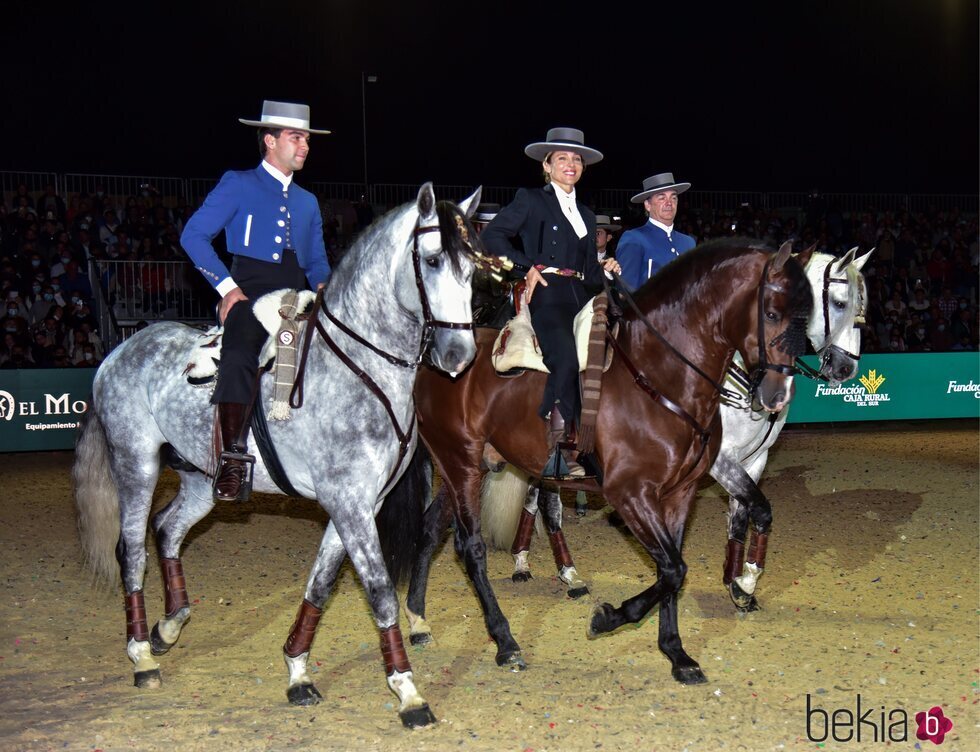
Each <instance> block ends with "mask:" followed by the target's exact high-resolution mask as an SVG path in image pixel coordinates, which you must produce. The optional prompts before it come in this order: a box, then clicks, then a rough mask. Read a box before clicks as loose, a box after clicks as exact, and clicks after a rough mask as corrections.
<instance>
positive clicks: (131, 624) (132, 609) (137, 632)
mask: <svg viewBox="0 0 980 752" xmlns="http://www.w3.org/2000/svg"><path fill="white" fill-rule="evenodd" d="M149 639H150V630H149V628H147V626H146V605H145V604H144V603H143V591H142V590H137V591H135V592H132V593H130V594H129V595H127V596H126V642H129V641H130V640H136V641H137V642H147V641H148V640H149Z"/></svg>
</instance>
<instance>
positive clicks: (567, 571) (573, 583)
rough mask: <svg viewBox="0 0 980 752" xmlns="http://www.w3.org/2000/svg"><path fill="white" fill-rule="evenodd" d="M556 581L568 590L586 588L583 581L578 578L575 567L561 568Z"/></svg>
mask: <svg viewBox="0 0 980 752" xmlns="http://www.w3.org/2000/svg"><path fill="white" fill-rule="evenodd" d="M558 579H559V580H561V581H562V582H564V583H565V584H566V585H568V587H570V588H580V587H586V584H585V580H583V579H582V578H581V577H579V576H578V572H576V571H575V567H562V568H561V569H559V570H558Z"/></svg>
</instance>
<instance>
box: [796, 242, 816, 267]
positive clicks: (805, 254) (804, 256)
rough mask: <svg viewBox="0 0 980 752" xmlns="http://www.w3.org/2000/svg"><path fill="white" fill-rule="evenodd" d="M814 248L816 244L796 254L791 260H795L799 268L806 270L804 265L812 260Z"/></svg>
mask: <svg viewBox="0 0 980 752" xmlns="http://www.w3.org/2000/svg"><path fill="white" fill-rule="evenodd" d="M816 247H817V244H816V243H814V244H813V245H811V246H810V247H809V248H807V249H806V250H804V251H800V252H799V253H797V254H796V255H795V256H794V257H793V258H795V259H796V260H797V261H798V262H799V264H800V266H802V267H803V268H806V265H807V264H809V263H810V259H811V258H813V251H814V249H815V248H816Z"/></svg>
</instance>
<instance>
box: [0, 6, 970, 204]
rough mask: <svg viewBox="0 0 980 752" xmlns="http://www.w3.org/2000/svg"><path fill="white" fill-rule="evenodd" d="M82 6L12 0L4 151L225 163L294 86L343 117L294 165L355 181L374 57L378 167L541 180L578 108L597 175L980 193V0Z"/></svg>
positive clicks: (79, 158)
mask: <svg viewBox="0 0 980 752" xmlns="http://www.w3.org/2000/svg"><path fill="white" fill-rule="evenodd" d="M76 5H77V6H87V7H89V8H97V9H98V12H96V11H93V10H90V11H87V12H84V11H82V10H80V9H77V8H76V9H75V10H54V8H55V6H53V5H50V4H48V5H44V4H42V5H38V4H36V3H16V4H12V5H11V7H8V8H6V9H5V11H4V15H5V19H4V23H3V26H4V30H3V31H2V32H0V33H2V42H3V44H2V49H3V50H4V56H3V57H4V59H5V61H6V65H5V66H4V76H3V80H4V83H3V89H4V91H5V100H6V101H5V106H4V117H3V118H0V132H2V135H3V143H4V145H5V148H4V149H3V150H2V153H0V169H4V170H12V169H13V170H50V171H55V172H88V173H108V174H134V173H143V174H147V175H163V176H169V175H173V176H180V177H217V176H218V175H220V174H221V172H223V171H224V170H226V169H230V168H242V167H247V166H251V165H253V164H256V163H257V161H258V153H257V151H256V146H255V138H254V131H253V129H251V128H248V127H246V126H243V125H240V124H238V122H237V118H239V117H247V118H253V119H257V118H258V116H259V113H260V109H261V101H262V100H263V99H282V100H291V101H306V102H308V103H309V104H310V105H311V107H312V113H313V126H314V127H319V128H328V129H331V130H332V131H333V135H330V136H320V137H316V138H315V139H314V141H313V150H312V153H311V156H310V159H309V161H308V164H307V167H306V170H305V171H304V175H303V176H302V178H301V181H302V180H307V181H308V180H312V179H317V180H336V181H350V182H359V181H362V180H363V153H364V152H363V146H362V143H363V142H362V106H361V75H362V72H364V73H368V74H371V75H375V76H377V77H378V81H377V83H372V84H368V85H367V97H366V114H367V152H368V172H369V174H368V177H369V180H370V181H371V182H395V183H421V182H423V181H425V180H435V181H436V182H437V183H446V184H448V183H452V184H465V185H474V186H475V185H476V184H479V183H484V184H487V185H527V184H535V183H536V182H537V180H538V170H537V169H536V168H535V166H534V165H533V164H532V163H531V161H530V160H529V159H527V158H526V157H525V156H524V155H523V147H524V146H525V144H527V143H529V142H531V141H537V140H542V139H543V137H544V135H545V132H546V131H547V129H548V128H549V127H550V126H553V125H569V126H574V127H578V128H581V129H583V130H584V131H585V134H586V141H587V143H588V144H589V145H590V146H594V147H595V148H598V149H600V150H601V151H603V152H605V155H606V159H605V160H604V161H603V162H602V163H600V164H598V165H596V166H595V167H592V168H590V169H589V170H588V171H587V173H586V175H585V177H584V178H583V186H588V185H592V186H596V187H598V186H605V187H626V188H629V187H634V186H636V187H637V188H638V187H639V185H640V183H641V181H642V179H643V178H644V177H646V176H648V175H650V174H653V173H655V172H662V171H672V172H673V173H674V174H675V176H676V177H677V178H678V179H681V180H689V181H691V182H692V183H694V185H695V187H696V188H701V189H715V190H722V189H746V190H772V191H777V190H809V189H811V188H820V189H821V190H823V191H880V192H901V193H904V192H915V193H976V191H977V185H978V140H980V136H978V127H980V126H978V55H980V53H978V3H977V2H976V0H848V1H843V0H841V1H838V0H826V1H824V2H819V1H817V0H799V1H796V2H787V0H780V1H779V2H751V1H747V2H738V3H724V4H716V3H702V2H692V1H689V2H687V3H684V4H683V7H681V5H682V4H680V3H678V4H673V3H661V2H646V3H644V2H630V3H616V2H600V3H593V4H591V5H590V6H587V7H591V8H592V10H591V11H590V12H588V13H572V12H570V9H571V8H573V7H576V6H577V4H572V3H547V4H545V3H531V2H524V3H510V2H490V3H474V2H468V1H467V2H459V3H454V2H432V1H430V0H402V1H401V2H397V3H395V2H388V1H387V0H344V1H340V0H331V1H329V2H322V1H321V2H306V3H290V2H275V3H272V2H270V3H249V2H237V3H223V2H198V3H196V4H187V5H184V4H175V3H167V2H163V3H127V4H125V5H119V6H114V5H113V4H111V3H101V2H99V3H78V4H76ZM719 5H720V6H721V7H719ZM525 6H528V7H533V8H534V10H528V9H527V7H525ZM38 9H43V12H41V11H40V10H38Z"/></svg>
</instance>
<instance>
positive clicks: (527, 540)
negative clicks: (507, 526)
mask: <svg viewBox="0 0 980 752" xmlns="http://www.w3.org/2000/svg"><path fill="white" fill-rule="evenodd" d="M533 530H534V515H533V514H531V513H530V512H528V511H527V510H526V509H522V510H521V519H520V522H518V523H517V533H516V534H515V535H514V545H513V546H511V547H510V553H511V554H512V555H517V554H519V553H520V552H521V551H529V550H530V549H531V532H532V531H533Z"/></svg>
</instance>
